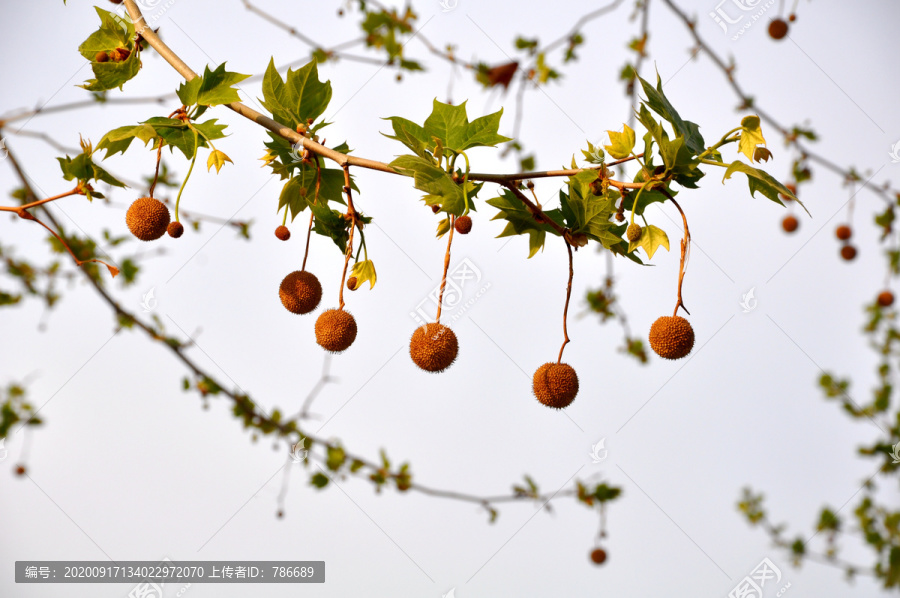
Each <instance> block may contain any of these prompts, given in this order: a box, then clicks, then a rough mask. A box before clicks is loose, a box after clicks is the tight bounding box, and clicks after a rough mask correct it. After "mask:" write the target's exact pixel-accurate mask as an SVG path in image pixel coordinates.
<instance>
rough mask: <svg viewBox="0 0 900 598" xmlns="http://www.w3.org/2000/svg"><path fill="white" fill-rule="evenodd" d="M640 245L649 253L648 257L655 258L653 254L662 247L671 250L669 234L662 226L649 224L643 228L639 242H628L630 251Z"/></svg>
mask: <svg viewBox="0 0 900 598" xmlns="http://www.w3.org/2000/svg"><path fill="white" fill-rule="evenodd" d="M638 247H640V248H641V249H643V250H644V251H645V252H646V253H647V258H648V259H653V254H654V253H656V250H657V249H659V248H660V247H665V248H666V251H669V236H668V235H667V234H666V231H664V230H663V229H661V228H658V227H655V226H653V225H652V224H648V225H647V226H645V227H644V228H643V229H642V230H641V238H640V239H638V240H637V242H634V243H629V244H628V253H631V252H632V251H634V250H635V249H637V248H638Z"/></svg>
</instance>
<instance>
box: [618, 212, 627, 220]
mask: <svg viewBox="0 0 900 598" xmlns="http://www.w3.org/2000/svg"><path fill="white" fill-rule="evenodd" d="M616 220H618V221H619V222H623V221H624V220H625V214H623V213H622V212H616Z"/></svg>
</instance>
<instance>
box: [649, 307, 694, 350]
mask: <svg viewBox="0 0 900 598" xmlns="http://www.w3.org/2000/svg"><path fill="white" fill-rule="evenodd" d="M650 348H651V349H653V351H654V352H656V354H657V355H659V356H660V357H662V358H663V359H681V358H682V357H685V356H686V355H687V354H688V353H690V352H691V349H693V348H694V329H693V328H692V327H691V323H690V322H688V321H687V320H686V319H684V318H682V317H681V316H663V317H661V318H659V319H658V320H656V321H655V322H653V325H652V326H650Z"/></svg>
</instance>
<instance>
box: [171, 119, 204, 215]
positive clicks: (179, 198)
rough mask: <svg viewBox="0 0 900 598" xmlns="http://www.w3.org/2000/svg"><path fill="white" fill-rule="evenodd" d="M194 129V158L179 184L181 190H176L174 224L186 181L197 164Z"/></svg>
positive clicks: (195, 131) (195, 132)
mask: <svg viewBox="0 0 900 598" xmlns="http://www.w3.org/2000/svg"><path fill="white" fill-rule="evenodd" d="M191 128H192V129H194V157H193V158H192V159H191V166H190V168H188V171H187V175H186V176H185V177H184V182H182V183H181V189H179V190H178V197H176V198H175V222H178V207H179V206H180V205H181V194H182V193H184V188H185V186H186V185H187V182H188V179H190V178H191V173H192V172H194V164H195V163H196V162H197V154H198V153H200V152H199V151H198V149H199V148H198V147H197V129H195V128H194V127H191Z"/></svg>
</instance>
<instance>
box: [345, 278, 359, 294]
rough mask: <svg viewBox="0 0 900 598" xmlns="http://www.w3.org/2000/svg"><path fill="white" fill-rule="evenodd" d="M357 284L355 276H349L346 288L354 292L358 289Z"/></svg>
mask: <svg viewBox="0 0 900 598" xmlns="http://www.w3.org/2000/svg"><path fill="white" fill-rule="evenodd" d="M358 282H359V281H358V280H357V278H356V277H355V276H351V277H350V278H348V279H347V288H348V289H350V290H351V291H355V290H356V289H357V288H359V285H358V284H357V283H358Z"/></svg>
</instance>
